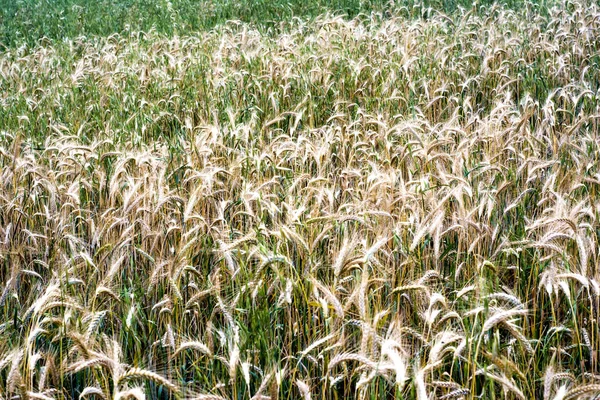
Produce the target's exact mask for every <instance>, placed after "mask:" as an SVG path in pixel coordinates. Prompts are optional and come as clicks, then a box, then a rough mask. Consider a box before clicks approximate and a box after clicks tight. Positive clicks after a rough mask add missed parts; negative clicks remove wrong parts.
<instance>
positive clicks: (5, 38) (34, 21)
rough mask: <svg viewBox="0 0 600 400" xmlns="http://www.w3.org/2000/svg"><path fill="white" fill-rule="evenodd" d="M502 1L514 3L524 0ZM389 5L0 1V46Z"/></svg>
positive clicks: (265, 24) (410, 6)
mask: <svg viewBox="0 0 600 400" xmlns="http://www.w3.org/2000/svg"><path fill="white" fill-rule="evenodd" d="M395 3H397V2H395ZM401 3H402V4H394V6H395V7H396V6H398V5H405V6H406V12H407V13H409V14H411V15H412V16H415V17H416V16H420V15H421V10H422V9H423V8H429V7H431V8H433V9H437V10H440V11H443V12H446V13H447V12H452V11H453V10H455V9H456V8H458V7H463V8H470V7H472V4H473V2H472V1H471V0H451V1H442V0H430V1H425V2H415V1H414V0H402V1H401ZM417 3H418V5H417ZM477 3H478V4H480V5H486V4H491V3H494V2H493V1H491V0H482V1H478V2H477ZM501 3H503V4H504V5H506V6H508V7H517V6H518V5H519V4H521V3H522V1H521V0H504V1H502V2H501ZM541 4H544V1H542V2H541ZM390 5H391V2H390V1H388V0H311V1H306V0H171V1H169V0H116V1H115V0H96V1H89V0H16V1H15V0H0V45H2V46H4V47H9V46H15V45H21V44H23V43H27V44H29V45H32V44H35V43H37V42H38V41H39V39H41V38H44V37H46V38H49V39H58V40H60V39H64V38H75V37H78V36H81V35H84V36H90V35H99V36H108V35H110V34H113V33H123V32H126V31H127V30H132V31H149V30H151V29H155V30H156V31H157V32H158V33H160V34H166V35H172V34H189V33H190V32H193V31H202V30H208V29H212V28H213V27H215V26H216V25H218V24H222V23H224V22H226V21H228V20H241V21H243V22H248V23H252V24H254V25H256V26H257V27H262V28H275V27H277V26H278V24H279V22H280V21H287V20H289V19H291V18H293V17H300V18H308V19H309V18H313V17H316V16H318V15H321V14H324V13H326V12H333V13H336V14H342V15H346V16H348V17H354V16H356V15H358V14H360V13H370V12H371V11H385V10H386V9H388V8H389V7H390Z"/></svg>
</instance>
